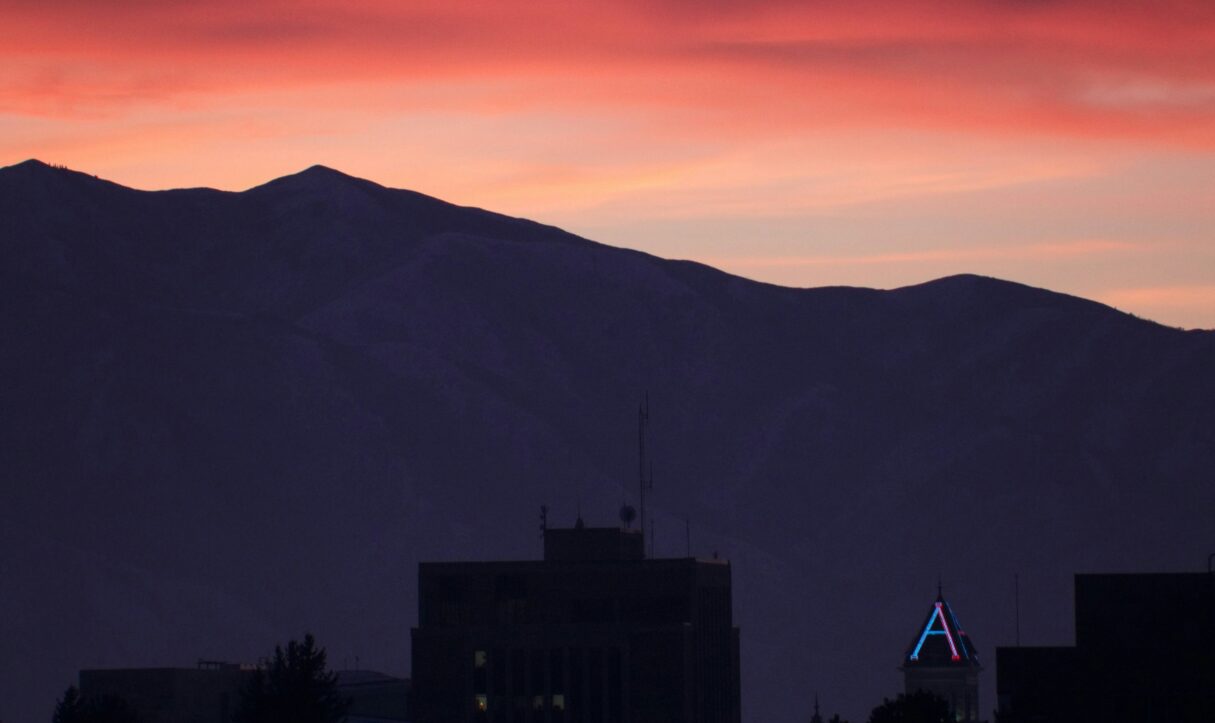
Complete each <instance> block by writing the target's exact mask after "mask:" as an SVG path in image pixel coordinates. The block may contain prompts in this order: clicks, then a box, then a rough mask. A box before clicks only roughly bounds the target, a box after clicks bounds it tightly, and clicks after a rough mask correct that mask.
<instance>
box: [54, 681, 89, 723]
mask: <svg viewBox="0 0 1215 723" xmlns="http://www.w3.org/2000/svg"><path fill="white" fill-rule="evenodd" d="M83 715H84V701H82V700H80V690H79V689H77V688H76V686H74V685H69V686H68V689H67V690H65V691H63V698H61V699H59V700H58V701H56V702H55V715H54V716H52V717H51V723H83V720H84V719H83Z"/></svg>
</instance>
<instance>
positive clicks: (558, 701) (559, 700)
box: [553, 693, 565, 710]
mask: <svg viewBox="0 0 1215 723" xmlns="http://www.w3.org/2000/svg"><path fill="white" fill-rule="evenodd" d="M553 710H565V693H553Z"/></svg>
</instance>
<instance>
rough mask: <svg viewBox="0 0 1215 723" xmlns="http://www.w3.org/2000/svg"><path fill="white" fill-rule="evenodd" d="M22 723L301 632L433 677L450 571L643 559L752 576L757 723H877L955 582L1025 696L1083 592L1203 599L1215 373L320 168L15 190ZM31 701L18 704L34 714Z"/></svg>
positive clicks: (15, 622) (1088, 329) (942, 288)
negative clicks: (1034, 664) (632, 517)
mask: <svg viewBox="0 0 1215 723" xmlns="http://www.w3.org/2000/svg"><path fill="white" fill-rule="evenodd" d="M0 338H3V339H5V340H6V343H5V344H4V345H3V346H2V348H0V380H2V381H0V401H2V402H3V408H4V409H5V416H4V420H5V424H4V427H5V429H4V434H5V438H6V440H7V443H6V444H5V445H3V446H2V447H0V468H2V469H4V470H6V477H7V482H6V485H5V489H6V497H7V498H8V499H7V502H6V504H5V505H4V507H3V509H0V523H2V524H0V527H2V528H3V535H4V538H3V543H4V544H3V553H0V577H2V578H3V579H4V580H5V581H6V584H5V593H4V595H3V596H0V637H3V638H4V639H6V640H13V641H14V646H13V647H11V648H4V649H0V680H4V681H6V682H5V683H4V684H3V685H4V686H5V687H4V688H3V689H0V719H5V720H7V719H9V718H13V719H15V720H24V719H36V718H37V717H38V716H43V715H49V711H50V706H51V705H52V704H53V698H54V696H55V695H57V694H59V693H60V692H61V691H62V688H63V687H65V686H66V685H67V684H68V683H69V682H71V680H72V677H73V676H74V673H75V670H76V669H78V668H81V667H90V666H100V665H170V664H190V663H191V661H193V660H194V659H196V658H198V657H203V658H210V659H217V658H218V659H236V658H240V659H253V658H256V657H257V656H259V655H261V654H264V651H265V650H266V649H268V648H269V647H270V646H271V645H273V643H274V642H276V641H281V640H283V639H285V638H287V637H289V636H292V635H299V634H300V633H301V632H302V631H303V630H305V629H309V630H312V631H313V632H315V633H316V634H317V636H318V639H320V640H321V641H322V642H323V643H325V644H326V645H328V646H329V648H330V656H331V659H332V660H334V661H335V662H340V661H341V660H342V659H343V658H345V657H350V658H353V657H354V656H355V655H358V656H360V659H361V661H362V663H363V666H364V667H372V668H381V669H383V670H385V671H387V672H398V673H405V672H407V668H408V660H409V649H408V645H409V643H408V640H409V637H408V629H409V626H410V625H411V624H412V623H413V622H414V621H415V620H416V597H415V585H416V563H417V562H418V561H420V560H431V559H481V558H510V557H535V556H537V555H538V554H539V541H538V538H537V537H536V530H535V515H536V510H537V508H538V506H539V505H540V504H542V503H546V504H548V505H549V506H550V509H551V510H552V511H553V512H552V515H551V518H550V519H553V520H554V521H556V522H557V523H568V522H570V521H572V519H573V516H574V514H575V511H576V510H577V509H578V508H579V506H580V507H581V509H582V510H583V512H584V514H585V516H586V517H587V518H588V521H590V522H592V523H596V524H611V523H612V522H613V520H614V517H615V515H614V511H615V510H616V509H617V508H618V507H619V505H620V503H621V500H623V499H632V498H633V497H634V496H635V478H636V449H635V445H636V429H635V427H634V424H635V413H636V403H637V399H638V397H639V395H640V394H641V393H642V391H643V390H649V392H650V394H651V400H652V417H653V440H652V443H653V448H654V452H655V469H654V474H655V478H656V490H655V495H654V498H653V503H654V506H655V508H656V510H655V511H656V525H657V527H656V532H657V535H656V541H655V546H656V551H657V553H658V554H660V555H683V554H685V535H684V529H685V519H689V520H690V527H691V537H692V546H693V548H694V552H696V553H697V554H700V555H709V554H711V553H713V552H714V551H718V552H720V553H721V554H722V555H724V556H725V557H728V558H729V559H731V560H732V562H733V564H734V575H735V586H736V587H735V606H736V617H737V618H738V621H739V623H740V625H741V627H742V636H743V637H742V640H743V643H742V645H743V695H744V717H745V719H747V720H772V721H786V720H788V721H793V720H799V719H804V718H805V717H806V715H807V714H806V713H805V711H804V710H801V709H799V708H797V707H796V705H794V706H791V705H790V701H791V700H792V701H796V700H805V699H808V698H809V696H810V695H812V694H813V693H814V692H815V691H818V692H819V693H820V695H821V696H822V698H823V701H824V703H826V704H827V707H828V709H832V708H836V707H838V708H840V709H841V712H843V713H845V714H846V715H848V716H850V717H852V718H854V719H857V718H863V715H864V713H865V712H866V711H867V710H868V707H869V706H871V705H873V704H875V703H876V702H879V701H880V698H881V696H883V695H891V694H893V693H894V692H897V690H898V689H899V686H900V685H901V680H900V679H899V677H898V675H897V673H896V672H895V671H894V668H895V667H896V666H897V665H898V656H899V654H900V653H901V651H902V648H903V647H904V645H905V643H906V638H907V637H908V636H909V635H910V634H911V632H912V630H911V628H913V627H914V626H915V625H916V624H917V622H918V617H919V615H920V613H921V612H922V608H923V605H924V604H925V601H926V600H928V599H929V596H930V595H933V594H935V590H934V589H933V585H934V584H935V582H936V580H937V578H938V576H940V577H942V578H943V579H944V582H945V585H946V587H947V588H949V596H950V599H951V600H952V601H953V602H954V604H955V607H956V609H957V611H958V613H959V615H960V616H961V617H962V619H963V620H965V621H966V624H967V626H968V632H969V633H970V634H971V635H972V637H973V638H974V640H975V641H976V643H977V644H978V646H979V653H980V656H981V658H983V659H985V660H986V664H987V666H988V668H989V674H988V678H986V679H985V680H984V685H985V687H984V690H983V693H982V695H983V701H982V705H983V706H984V707H985V709H986V710H990V709H991V708H992V707H994V704H995V695H994V678H992V677H991V676H990V670H991V668H993V667H994V647H995V646H996V645H1003V644H1009V643H1011V642H1012V641H1011V635H1012V599H1011V579H1012V575H1013V573H1014V572H1018V573H1020V576H1021V580H1022V591H1023V599H1022V629H1023V633H1024V635H1023V637H1024V640H1025V642H1027V643H1051V642H1055V643H1066V642H1068V641H1069V640H1070V635H1071V631H1070V621H1069V614H1068V612H1067V611H1069V610H1070V604H1071V603H1070V599H1071V589H1070V585H1071V578H1070V575H1071V573H1073V572H1077V571H1091V570H1140V569H1193V568H1194V567H1195V566H1196V565H1198V564H1200V563H1201V560H1202V557H1203V555H1204V554H1205V553H1206V552H1208V550H1207V548H1208V547H1210V543H1211V540H1212V537H1215V534H1213V533H1215V523H1213V522H1212V521H1211V518H1210V514H1209V511H1210V510H1211V509H1212V503H1213V502H1215V492H1213V491H1212V490H1213V487H1215V486H1213V485H1211V484H1210V480H1211V472H1212V470H1215V424H1213V422H1215V404H1212V402H1215V381H1213V380H1212V375H1211V374H1210V373H1209V370H1210V369H1212V368H1215V334H1212V333H1210V332H1180V331H1176V330H1173V329H1168V328H1165V327H1161V326H1159V325H1156V324H1152V323H1150V322H1145V321H1141V320H1138V319H1135V318H1133V317H1130V316H1127V315H1125V314H1121V313H1119V312H1116V311H1114V310H1112V309H1109V308H1106V307H1103V306H1101V305H1098V304H1095V303H1092V302H1088V301H1085V300H1081V299H1076V298H1073V297H1067V296H1063V295H1059V294H1054V293H1051V292H1048V291H1043V290H1039V289H1032V288H1029V287H1025V286H1021V285H1018V284H1013V283H1009V282H1003V281H998V280H994V279H987V278H981V277H974V276H960V277H951V278H947V279H941V280H939V281H935V282H931V283H928V284H923V285H920V286H915V287H908V288H905V289H898V290H894V291H888V292H886V291H874V290H867V289H852V288H825V289H805V290H797V289H787V288H781V287H775V286H770V285H765V284H758V283H754V282H750V281H746V280H744V279H740V278H737V277H732V276H729V275H727V274H724V273H721V272H718V271H716V270H713V269H710V268H708V267H704V266H701V265H698V264H693V263H688V262H673V261H665V260H662V259H657V258H654V257H651V256H647V255H645V254H641V253H637V252H632V251H626V250H621V249H615V248H611V247H607V246H603V245H600V244H596V243H593V242H590V241H587V240H584V239H580V238H577V237H575V236H572V235H569V234H566V233H564V232H562V231H560V230H558V229H555V228H552V227H547V226H542V225H539V224H535V223H532V222H529V221H523V220H518V219H512V218H508V217H504V216H499V215H496V214H492V213H488V212H486V211H481V210H477V209H466V208H460V207H456V206H452V205H450V204H446V203H443V202H441V201H438V200H436V199H432V198H428V197H426V196H422V195H420V194H415V193H411V192H407V191H398V190H393V189H387V188H383V187H381V186H378V185H376V184H373V183H370V182H367V181H362V180H359V179H354V178H351V177H349V176H345V175H343V174H340V173H338V172H336V171H332V170H329V169H324V168H321V167H314V168H311V169H308V170H306V171H304V172H302V173H300V174H296V175H294V176H289V177H286V178H283V179H278V180H276V181H272V182H270V183H268V184H265V185H263V186H259V187H257V188H254V189H251V190H249V191H246V192H243V193H223V192H218V191H212V190H207V189H190V190H179V191H166V192H154V193H151V192H140V191H133V190H130V189H125V188H122V187H120V186H116V185H114V184H110V183H107V182H105V181H101V180H98V179H94V178H92V177H91V176H86V175H83V174H76V173H73V172H70V171H66V170H62V169H55V168H51V167H47V166H44V165H42V164H38V163H37V162H28V163H26V164H21V165H20V166H14V167H10V168H7V169H0ZM10 685H11V686H13V687H11V688H9V687H8V686H10Z"/></svg>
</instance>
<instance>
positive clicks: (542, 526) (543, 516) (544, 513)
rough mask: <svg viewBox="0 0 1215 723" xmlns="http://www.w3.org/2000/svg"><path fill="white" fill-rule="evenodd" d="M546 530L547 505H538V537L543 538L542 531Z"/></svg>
mask: <svg viewBox="0 0 1215 723" xmlns="http://www.w3.org/2000/svg"><path fill="white" fill-rule="evenodd" d="M546 532H548V505H540V537H541V539H543V538H544V533H546Z"/></svg>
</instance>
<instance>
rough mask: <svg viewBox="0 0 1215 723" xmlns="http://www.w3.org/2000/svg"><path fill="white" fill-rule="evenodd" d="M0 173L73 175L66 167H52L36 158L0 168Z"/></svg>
mask: <svg viewBox="0 0 1215 723" xmlns="http://www.w3.org/2000/svg"><path fill="white" fill-rule="evenodd" d="M0 172H3V173H47V172H60V173H73V171H71V170H69V169H68V167H67V166H52V165H51V164H49V163H44V162H42V161H40V160H38V159H37V158H31V159H29V160H27V161H22V162H21V163H14V164H13V165H11V166H5V167H3V168H0Z"/></svg>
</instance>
